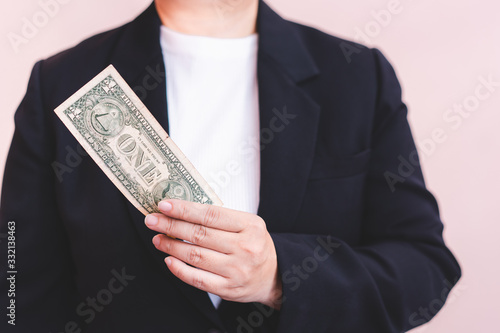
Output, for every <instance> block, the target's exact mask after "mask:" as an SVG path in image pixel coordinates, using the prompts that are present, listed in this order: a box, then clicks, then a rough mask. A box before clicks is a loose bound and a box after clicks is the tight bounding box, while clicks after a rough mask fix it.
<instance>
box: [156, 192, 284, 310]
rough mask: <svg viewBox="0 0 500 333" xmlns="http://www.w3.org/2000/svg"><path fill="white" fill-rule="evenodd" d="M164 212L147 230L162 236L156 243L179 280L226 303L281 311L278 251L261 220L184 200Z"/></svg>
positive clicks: (165, 204) (164, 205)
mask: <svg viewBox="0 0 500 333" xmlns="http://www.w3.org/2000/svg"><path fill="white" fill-rule="evenodd" d="M159 208H160V212H161V214H160V213H155V214H151V215H148V216H147V217H146V225H147V226H148V227H149V228H150V229H151V230H154V231H157V232H159V233H160V235H157V236H155V237H154V238H153V243H154V244H155V246H156V248H157V249H158V250H160V251H162V252H165V253H167V254H169V255H170V256H169V257H167V258H166V259H165V262H166V264H167V266H168V268H169V269H170V271H171V272H172V273H173V274H174V275H175V276H177V277H178V278H179V279H181V280H182V281H184V282H185V283H187V284H190V285H192V286H193V287H196V288H198V289H201V290H204V291H207V292H210V293H212V294H216V295H219V296H220V297H221V298H223V299H225V300H229V301H234V302H244V303H249V302H259V303H262V304H265V305H267V306H270V307H273V308H276V309H279V308H280V306H281V293H282V288H281V279H280V277H279V276H278V263H277V258H276V250H275V248H274V243H273V240H272V238H271V236H270V235H269V232H268V231H267V229H266V224H265V223H264V221H263V220H262V219H261V218H260V217H259V216H257V215H254V214H250V213H245V212H240V211H236V210H231V209H227V208H223V207H215V206H210V205H202V204H198V203H192V202H187V201H180V200H166V201H162V202H160V205H159ZM166 235H169V236H171V237H167V236H166ZM175 238H177V239H175ZM179 239H183V240H187V241H188V242H190V243H191V244H189V243H186V242H183V241H181V240H179ZM190 265H191V266H190Z"/></svg>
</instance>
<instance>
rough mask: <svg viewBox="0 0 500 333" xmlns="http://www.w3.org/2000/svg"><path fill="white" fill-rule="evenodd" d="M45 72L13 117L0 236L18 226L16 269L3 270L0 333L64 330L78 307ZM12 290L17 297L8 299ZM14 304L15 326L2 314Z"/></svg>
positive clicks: (36, 69)
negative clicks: (59, 202) (55, 165)
mask: <svg viewBox="0 0 500 333" xmlns="http://www.w3.org/2000/svg"><path fill="white" fill-rule="evenodd" d="M41 67H42V63H41V62H39V63H37V64H36V65H35V66H34V68H33V71H32V73H31V78H30V80H29V84H28V89H27V92H26V95H25V97H24V99H23V101H22V102H21V104H20V106H19V108H18V110H17V112H16V114H15V133H14V137H13V140H12V144H11V147H10V151H9V154H8V158H7V163H6V166H5V173H4V179H3V185H2V199H1V207H0V232H1V233H3V234H7V232H8V226H9V225H10V226H12V225H15V231H14V233H13V232H12V231H11V234H13V236H14V237H15V240H13V239H12V238H11V239H10V240H12V243H15V249H14V250H15V264H14V265H15V267H9V268H8V267H7V266H6V265H4V264H3V263H2V265H1V266H0V276H1V277H0V290H1V291H0V307H1V308H2V311H1V313H2V320H1V321H0V331H1V332H34V331H37V332H42V331H46V332H49V331H57V332H59V331H63V330H65V325H67V323H68V322H70V321H71V316H73V315H74V313H75V308H76V304H74V300H75V299H76V297H75V295H76V292H75V288H74V284H73V282H72V281H73V279H72V269H71V263H70V250H69V246H68V242H67V239H66V236H65V232H64V228H63V226H62V223H61V220H60V218H59V216H58V211H57V204H56V193H55V182H56V181H57V179H56V177H55V173H54V171H53V170H52V167H51V164H52V162H53V159H54V153H53V152H54V142H53V141H54V140H53V138H52V136H53V132H52V130H51V124H50V121H49V113H50V114H51V113H52V110H47V109H45V108H44V105H43V100H42V97H41V83H40V82H41V80H40V68H41ZM9 222H13V223H10V224H9ZM11 229H12V228H11ZM11 236H12V235H11ZM0 241H1V244H0V248H1V256H2V259H1V260H2V262H5V261H6V258H7V244H8V243H7V238H3V239H0ZM12 243H11V244H9V245H11V246H12V245H13V244H12ZM10 253H13V252H12V251H11V252H10ZM10 270H15V271H17V274H15V275H16V276H15V283H14V284H12V283H10V282H9V283H8V282H7V279H6V276H9V277H10V276H11V274H8V273H7V271H10ZM13 287H14V288H13ZM12 289H13V290H14V294H15V295H13V296H14V297H9V298H8V291H9V290H12ZM11 299H14V300H15V318H16V320H15V324H16V325H15V326H13V325H10V324H8V323H7V320H6V316H5V314H4V312H5V309H6V308H7V306H8V305H10V302H11ZM7 313H12V310H7ZM10 318H11V317H8V318H7V319H8V320H10Z"/></svg>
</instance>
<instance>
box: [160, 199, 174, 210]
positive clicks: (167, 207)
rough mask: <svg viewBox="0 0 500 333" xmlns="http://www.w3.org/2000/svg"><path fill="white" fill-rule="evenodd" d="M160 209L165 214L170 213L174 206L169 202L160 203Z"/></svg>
mask: <svg viewBox="0 0 500 333" xmlns="http://www.w3.org/2000/svg"><path fill="white" fill-rule="evenodd" d="M158 208H160V210H161V211H163V212H168V211H170V210H171V209H172V204H171V203H170V202H168V201H160V203H159V204H158Z"/></svg>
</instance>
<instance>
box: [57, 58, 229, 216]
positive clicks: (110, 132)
mask: <svg viewBox="0 0 500 333" xmlns="http://www.w3.org/2000/svg"><path fill="white" fill-rule="evenodd" d="M55 113H56V114H57V116H58V117H59V118H60V119H61V121H62V122H63V123H64V125H66V127H67V128H68V129H69V131H70V132H71V134H73V136H74V137H75V138H76V139H77V140H78V142H79V143H80V144H81V145H82V147H83V148H84V149H85V150H86V151H87V153H88V154H89V155H90V156H91V157H92V159H93V160H94V161H95V162H96V163H97V165H98V166H99V167H100V168H101V169H102V171H104V173H105V174H106V175H107V176H108V177H109V179H110V180H111V181H112V182H113V184H115V185H116V187H117V188H118V189H119V190H120V191H121V192H122V193H123V195H125V197H126V198H127V199H128V200H129V201H130V202H131V203H132V204H133V205H134V206H135V207H136V208H137V209H139V210H140V211H141V212H142V213H143V214H144V215H147V214H149V213H154V212H158V203H159V202H160V201H161V200H163V199H165V198H170V199H182V200H188V201H193V202H199V203H203V204H212V205H217V206H221V205H222V202H221V201H220V199H219V198H218V197H217V195H216V194H215V192H214V191H213V190H212V189H211V188H210V186H209V185H208V183H207V182H206V181H205V180H204V179H203V178H202V176H201V175H200V174H199V173H198V171H197V170H196V169H195V168H194V166H193V165H192V164H191V162H189V160H188V159H187V158H186V156H185V155H184V154H183V153H182V151H181V150H180V149H179V148H178V147H177V146H176V145H175V143H174V142H173V141H172V139H171V138H170V137H169V136H168V134H167V133H166V132H165V130H164V129H163V128H162V127H161V125H160V124H159V123H158V122H157V121H156V119H155V118H154V117H153V115H152V114H151V113H150V112H149V110H148V109H147V108H146V106H145V105H144V104H143V103H142V102H141V100H140V99H139V98H138V97H137V96H136V94H135V93H134V92H133V90H132V89H131V88H130V87H129V86H128V84H127V83H126V82H125V80H124V79H123V78H122V77H121V76H120V74H119V73H118V71H117V70H116V69H115V68H114V67H113V66H112V65H110V66H109V67H107V68H106V69H105V70H104V71H102V72H101V73H100V74H99V75H97V76H96V77H95V78H93V79H92V80H91V81H90V82H89V83H87V84H86V85H85V86H84V87H82V88H81V89H80V90H78V91H77V92H76V93H75V94H74V95H73V96H71V97H70V98H68V99H67V100H66V101H65V102H64V103H62V104H61V105H60V106H59V107H57V108H56V109H55Z"/></svg>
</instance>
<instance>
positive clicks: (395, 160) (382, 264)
mask: <svg viewBox="0 0 500 333" xmlns="http://www.w3.org/2000/svg"><path fill="white" fill-rule="evenodd" d="M372 54H373V57H374V59H375V63H376V65H377V67H378V68H377V73H378V87H377V91H378V101H377V105H376V111H375V112H376V114H375V121H374V124H375V125H374V128H373V137H372V145H371V149H372V156H371V160H370V166H369V171H368V174H367V178H366V187H365V200H364V202H365V203H364V213H363V221H362V242H361V244H360V245H359V246H350V245H349V244H347V243H345V242H344V241H343V240H342V239H339V238H337V237H336V236H335V231H334V230H332V231H331V234H329V235H305V234H293V233H289V234H282V233H272V234H271V235H272V238H273V240H274V243H275V247H276V251H277V255H278V266H279V270H280V274H281V278H282V282H283V303H282V308H281V313H280V316H279V332H283V333H284V332H343V333H346V332H363V333H368V332H385V333H390V332H394V333H396V332H402V331H407V330H410V329H412V328H414V327H416V326H418V325H421V324H423V323H425V322H427V321H429V320H430V319H431V318H432V317H433V316H434V315H435V314H436V313H437V311H439V309H440V308H441V307H442V306H443V304H444V301H445V299H446V297H447V295H448V293H449V292H450V289H451V288H452V286H453V285H454V284H455V283H456V282H457V281H458V279H459V278H460V275H461V272H460V267H459V265H458V263H457V262H456V260H455V258H454V257H453V255H452V254H451V252H450V251H449V250H448V249H447V247H446V245H445V244H444V241H443V238H442V231H443V225H442V223H441V221H440V218H439V212H438V207H437V203H436V201H435V199H434V197H433V196H432V195H431V194H430V193H429V192H428V191H427V189H426V187H425V184H424V179H423V176H422V171H421V168H420V165H419V162H418V156H417V152H416V148H415V144H414V142H413V139H412V135H411V132H410V128H409V125H408V122H407V118H406V116H407V109H406V106H405V105H404V104H403V102H402V101H401V88H400V85H399V83H398V80H397V78H396V74H395V72H394V70H393V68H392V67H391V65H390V64H389V63H388V62H387V60H386V59H385V58H384V57H383V56H382V54H381V53H380V52H379V51H378V50H373V51H372ZM403 160H405V161H407V162H408V163H409V164H407V163H406V162H402V161H403ZM402 164H404V165H403V166H402Z"/></svg>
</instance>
